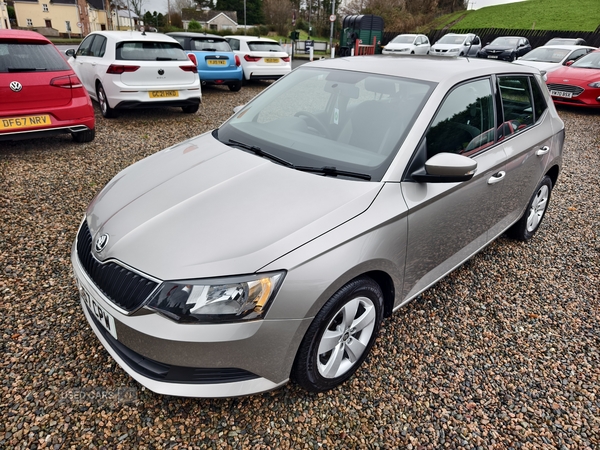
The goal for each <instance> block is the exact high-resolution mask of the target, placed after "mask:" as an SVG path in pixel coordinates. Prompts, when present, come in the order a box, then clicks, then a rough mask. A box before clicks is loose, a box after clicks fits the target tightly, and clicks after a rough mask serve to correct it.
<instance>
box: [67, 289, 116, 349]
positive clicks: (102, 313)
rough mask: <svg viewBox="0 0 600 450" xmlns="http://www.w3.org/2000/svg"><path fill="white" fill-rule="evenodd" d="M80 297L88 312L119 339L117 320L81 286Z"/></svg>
mask: <svg viewBox="0 0 600 450" xmlns="http://www.w3.org/2000/svg"><path fill="white" fill-rule="evenodd" d="M77 284H78V287H79V295H80V296H81V301H82V302H83V303H84V304H85V306H86V307H87V310H88V312H89V313H90V314H91V315H93V316H94V317H95V318H96V320H97V321H98V322H100V324H101V325H102V326H103V327H104V328H105V329H106V330H107V331H108V332H109V333H110V334H111V335H112V337H114V338H115V339H117V329H116V327H115V319H114V318H113V316H111V315H110V314H109V313H108V312H107V311H106V310H105V309H104V308H103V307H102V306H100V305H99V304H98V302H96V300H94V299H93V298H92V297H91V296H90V294H88V293H87V291H86V290H85V289H84V288H83V286H81V284H79V282H78V283H77Z"/></svg>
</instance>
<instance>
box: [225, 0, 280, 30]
mask: <svg viewBox="0 0 600 450" xmlns="http://www.w3.org/2000/svg"><path fill="white" fill-rule="evenodd" d="M286 2H287V0H286ZM262 3H263V0H246V23H247V24H248V25H255V24H259V23H263V17H264V16H263V14H262V12H263V9H262ZM215 9H216V10H218V11H235V12H237V20H238V23H239V24H241V25H243V24H244V0H217V3H216V6H215ZM290 17H291V10H290Z"/></svg>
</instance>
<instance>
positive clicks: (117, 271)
mask: <svg viewBox="0 0 600 450" xmlns="http://www.w3.org/2000/svg"><path fill="white" fill-rule="evenodd" d="M77 257H78V258H79V262H80V263H81V265H82V266H83V269H84V270H85V272H86V273H87V274H88V276H89V277H90V278H91V280H92V281H93V282H94V284H95V285H96V287H97V288H98V289H100V290H101V291H102V292H103V293H104V295H106V297H107V298H108V299H109V300H110V301H111V302H113V303H114V304H115V305H117V306H118V307H120V308H121V309H124V310H125V311H128V312H131V311H133V310H135V309H137V308H138V307H139V306H140V305H141V304H142V303H143V302H144V301H145V300H146V299H147V298H148V297H149V296H150V294H151V293H152V291H154V289H156V286H157V283H156V282H154V281H152V280H148V279H147V278H144V277H143V276H141V275H139V274H137V273H135V272H132V271H131V270H129V269H126V268H125V267H123V266H120V265H119V264H116V263H114V262H108V263H101V262H100V261H98V260H97V259H96V258H94V255H92V235H91V234H90V229H89V228H88V225H87V222H86V221H84V222H83V225H81V228H80V229H79V233H77Z"/></svg>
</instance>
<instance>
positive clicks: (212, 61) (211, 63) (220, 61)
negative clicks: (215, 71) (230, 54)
mask: <svg viewBox="0 0 600 450" xmlns="http://www.w3.org/2000/svg"><path fill="white" fill-rule="evenodd" d="M206 64H208V65H209V66H226V65H227V61H225V60H224V59H208V60H207V61H206Z"/></svg>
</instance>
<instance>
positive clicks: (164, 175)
mask: <svg viewBox="0 0 600 450" xmlns="http://www.w3.org/2000/svg"><path fill="white" fill-rule="evenodd" d="M380 186H381V185H380V183H370V182H362V181H351V180H341V179H336V178H331V177H323V176H319V175H314V174H309V173H306V172H299V171H296V170H293V169H289V168H286V167H284V166H281V165H278V164H275V163H273V162H271V161H269V160H266V159H263V158H260V157H258V156H255V155H252V154H249V153H246V152H244V151H242V150H239V149H236V148H230V147H227V146H225V145H223V144H221V143H220V142H218V141H217V140H216V139H214V138H213V136H212V135H211V134H204V135H202V136H199V137H196V138H194V139H191V140H188V141H185V142H183V143H181V144H178V145H176V146H174V147H171V148H169V149H166V150H164V151H162V152H159V153H157V154H155V155H153V156H151V157H149V158H146V159H144V160H142V161H140V162H138V163H137V164H135V165H133V166H131V167H129V168H127V169H125V170H124V171H123V172H121V173H120V174H118V175H117V176H116V177H115V178H114V179H113V180H112V181H111V182H110V183H109V184H108V185H107V186H106V187H105V188H104V189H103V190H102V192H101V193H100V194H99V195H98V196H97V197H96V198H95V199H94V201H93V202H92V203H91V204H90V206H89V207H88V211H87V217H88V219H87V220H88V225H89V227H90V231H91V233H92V236H93V237H94V242H95V239H96V238H97V237H98V236H100V235H103V234H108V235H109V239H108V243H107V245H106V247H105V248H104V249H103V250H102V251H101V253H100V254H97V257H98V259H100V260H106V259H111V258H114V259H117V260H120V261H122V262H124V263H126V264H128V265H130V266H132V267H134V268H135V269H137V270H140V271H142V272H144V273H147V274H149V275H152V276H154V277H157V278H160V279H164V280H167V279H185V278H196V277H213V276H225V275H232V274H246V273H253V272H255V271H258V270H259V269H260V268H261V267H263V266H265V265H266V264H268V263H270V262H272V261H274V260H275V259H277V258H279V257H280V256H282V255H284V254H286V253H288V252H290V251H292V250H294V249H295V248H297V247H299V246H301V245H303V244H305V243H306V242H308V241H310V240H312V239H314V238H316V237H318V236H320V235H322V234H323V233H326V232H327V231H329V230H331V229H332V228H334V227H336V226H338V225H340V224H341V223H343V222H346V221H348V220H350V219H352V218H353V217H355V216H356V215H358V214H360V213H362V212H363V211H365V210H366V209H367V208H368V207H369V205H370V204H371V202H372V201H373V199H374V198H375V196H376V195H377V193H378V192H379V189H380Z"/></svg>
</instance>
